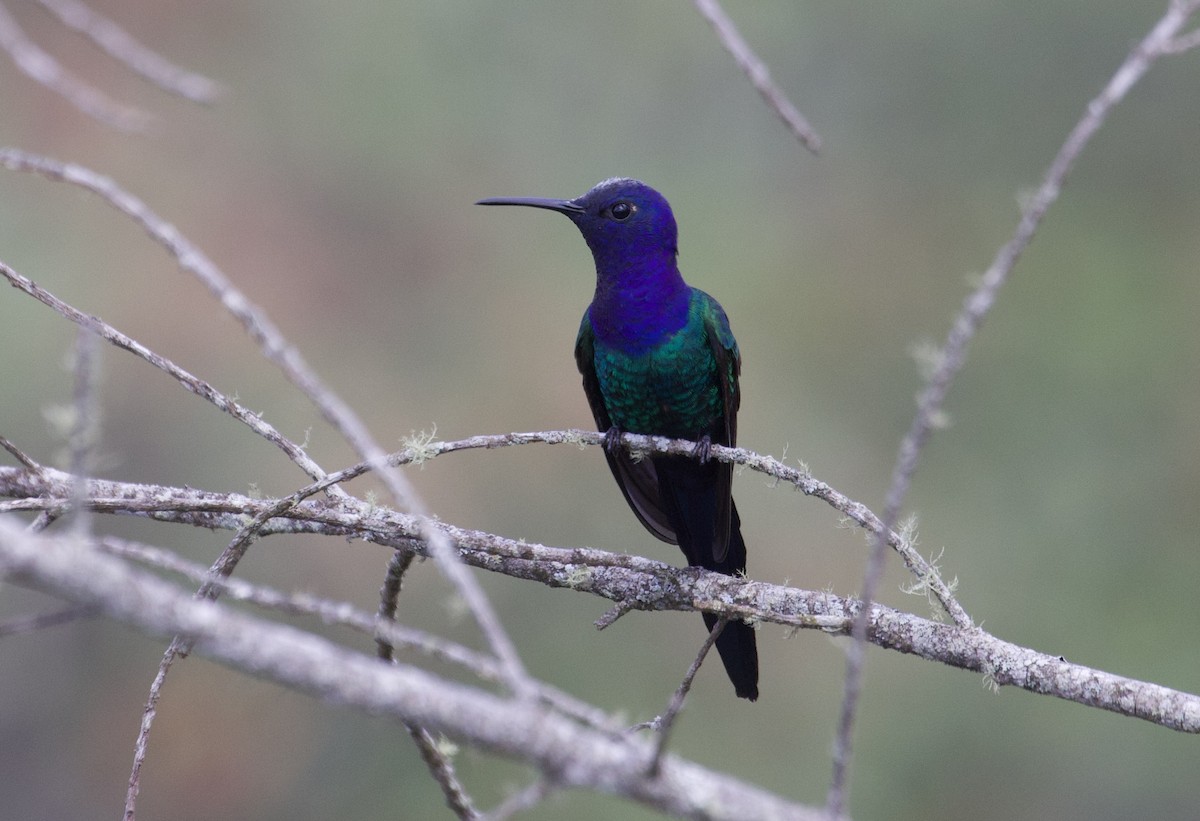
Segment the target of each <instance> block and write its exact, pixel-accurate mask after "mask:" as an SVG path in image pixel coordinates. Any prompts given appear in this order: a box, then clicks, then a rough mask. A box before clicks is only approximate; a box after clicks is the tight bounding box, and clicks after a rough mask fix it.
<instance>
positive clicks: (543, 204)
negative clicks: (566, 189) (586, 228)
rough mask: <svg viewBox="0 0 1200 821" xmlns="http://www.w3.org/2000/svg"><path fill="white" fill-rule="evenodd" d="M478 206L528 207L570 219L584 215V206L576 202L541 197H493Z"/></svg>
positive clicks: (482, 201) (481, 201) (480, 202)
mask: <svg viewBox="0 0 1200 821" xmlns="http://www.w3.org/2000/svg"><path fill="white" fill-rule="evenodd" d="M475 204H476V205H527V206H529V207H530V208H545V209H547V210H549V211H557V212H559V213H560V214H566V215H567V216H568V217H570V216H574V215H575V214H582V213H583V206H581V205H579V204H578V203H577V202H575V201H574V200H549V199H543V198H541V197H491V198H489V199H486V200H480V201H479V202H477V203H475Z"/></svg>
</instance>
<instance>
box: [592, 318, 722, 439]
mask: <svg viewBox="0 0 1200 821" xmlns="http://www.w3.org/2000/svg"><path fill="white" fill-rule="evenodd" d="M690 307H691V310H690V311H689V314H688V321H687V324H685V325H684V326H683V327H682V328H680V329H679V330H678V331H676V332H675V333H674V334H672V335H670V336H667V337H665V338H664V339H663V340H662V341H661V342H660V343H659V344H657V345H655V346H654V347H652V348H650V349H649V350H646V351H644V352H642V353H639V354H636V355H629V354H627V353H624V352H622V351H621V350H619V349H616V348H613V347H609V346H606V345H604V344H603V343H601V342H600V341H599V340H596V343H595V359H594V361H595V368H596V380H597V382H598V383H599V387H600V394H601V396H602V397H603V399H604V406H605V408H606V409H607V411H608V415H609V417H610V418H611V420H612V423H613V424H614V425H616V426H617V427H618V428H620V429H622V430H626V431H630V432H633V433H647V434H655V435H660V436H671V437H676V438H684V439H699V438H700V437H702V436H704V435H705V434H710V435H711V434H713V433H714V432H715V431H716V429H717V427H718V425H720V423H721V422H722V413H723V409H722V404H721V393H720V390H719V387H718V386H719V382H718V375H717V367H716V360H715V359H714V357H713V352H712V346H711V343H710V342H709V339H708V334H707V331H706V326H705V317H704V309H705V303H704V300H703V299H702V298H700V297H698V296H697V297H694V298H693V299H692V304H691V306H690Z"/></svg>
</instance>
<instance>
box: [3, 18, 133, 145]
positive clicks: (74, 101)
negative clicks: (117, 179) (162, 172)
mask: <svg viewBox="0 0 1200 821" xmlns="http://www.w3.org/2000/svg"><path fill="white" fill-rule="evenodd" d="M0 49H2V50H4V51H6V52H8V56H9V57H11V58H12V61H13V64H14V65H16V67H17V68H18V69H20V70H21V72H23V73H24V74H25V75H26V76H27V77H29V78H30V79H32V80H34V81H36V82H38V83H41V84H42V85H44V86H45V87H46V88H48V89H50V90H51V91H53V92H54V93H55V94H58V95H59V96H61V97H62V98H63V99H65V100H66V101H67V102H69V103H70V104H71V105H73V106H75V107H76V108H77V109H79V110H80V111H82V112H83V113H84V114H86V115H87V116H89V117H91V118H92V119H94V120H96V121H98V122H100V123H103V124H104V125H107V126H109V127H110V128H115V129H117V130H118V131H125V132H130V133H134V132H139V131H145V130H146V128H147V127H148V126H149V125H150V122H151V117H150V115H149V114H147V113H146V112H144V111H141V110H140V109H137V108H132V107H130V106H126V105H123V104H121V103H118V102H116V101H114V100H112V99H111V98H109V97H108V96H107V95H106V94H105V93H104V92H102V91H100V90H99V89H97V88H95V87H94V86H90V85H88V84H87V83H85V82H83V80H80V79H79V78H78V77H76V76H75V75H74V74H71V73H70V72H68V71H67V70H66V69H65V68H63V67H62V66H61V65H60V64H59V62H58V61H57V60H55V59H54V58H53V57H51V56H50V55H49V54H47V53H46V52H45V51H42V49H41V48H39V47H38V46H37V44H35V43H34V42H33V41H32V40H30V39H29V38H28V37H27V36H26V35H25V32H24V31H22V30H21V27H20V26H19V25H17V21H16V20H15V19H14V18H13V16H12V14H10V13H9V11H8V9H7V8H6V7H5V6H4V5H2V4H0Z"/></svg>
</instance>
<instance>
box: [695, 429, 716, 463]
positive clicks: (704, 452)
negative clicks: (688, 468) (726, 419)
mask: <svg viewBox="0 0 1200 821" xmlns="http://www.w3.org/2000/svg"><path fill="white" fill-rule="evenodd" d="M695 454H696V458H697V459H699V460H700V464H702V465H707V464H708V460H709V459H711V458H712V437H711V436H709V435H707V434H705V435H704V437H703V438H702V439H700V441H698V442H697V443H696V450H695Z"/></svg>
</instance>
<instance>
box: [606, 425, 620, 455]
mask: <svg viewBox="0 0 1200 821" xmlns="http://www.w3.org/2000/svg"><path fill="white" fill-rule="evenodd" d="M620 448H621V429H620V428H618V427H617V426H616V425H613V426H612V427H611V428H609V429H608V430H606V431H605V432H604V450H605V451H607V452H608V453H612V454H615V453H616V452H617V451H618V450H620Z"/></svg>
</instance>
